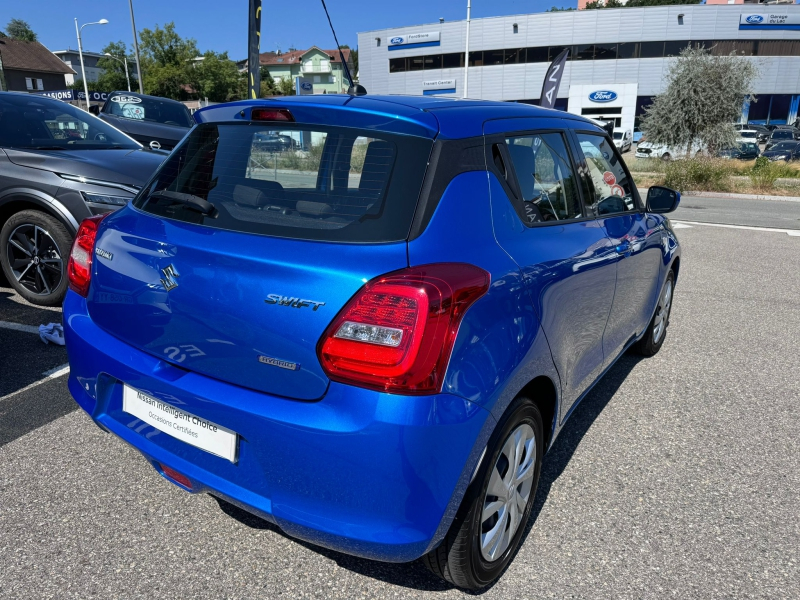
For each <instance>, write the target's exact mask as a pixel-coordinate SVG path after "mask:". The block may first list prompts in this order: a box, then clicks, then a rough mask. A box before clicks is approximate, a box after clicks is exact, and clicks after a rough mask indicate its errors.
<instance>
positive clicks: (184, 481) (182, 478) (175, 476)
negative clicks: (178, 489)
mask: <svg viewBox="0 0 800 600" xmlns="http://www.w3.org/2000/svg"><path fill="white" fill-rule="evenodd" d="M159 464H160V463H159ZM161 470H162V471H164V475H166V476H167V477H169V478H170V479H172V480H173V481H177V482H178V483H180V484H181V485H182V486H183V487H185V488H189V489H192V482H191V481H189V478H188V477H186V475H181V474H180V473H178V472H177V471H176V470H175V469H170V468H169V467H168V466H166V465H161Z"/></svg>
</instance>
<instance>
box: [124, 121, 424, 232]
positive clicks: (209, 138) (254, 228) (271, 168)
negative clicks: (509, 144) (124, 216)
mask: <svg viewBox="0 0 800 600" xmlns="http://www.w3.org/2000/svg"><path fill="white" fill-rule="evenodd" d="M431 146H432V141H431V140H429V139H424V138H417V137H412V136H401V135H393V134H384V133H382V132H381V133H378V132H374V131H362V130H357V129H352V128H343V127H320V126H314V127H313V128H308V127H303V126H300V125H288V124H287V125H283V124H281V125H279V126H277V125H274V124H269V125H267V124H264V125H260V124H259V125H254V124H250V123H241V124H234V123H231V124H218V123H206V124H202V125H199V126H197V127H196V128H195V129H194V130H193V131H192V132H191V133H190V134H189V135H188V136H187V137H186V139H185V140H184V141H183V142H182V143H181V144H180V146H178V148H176V149H175V150H174V151H173V152H172V154H171V155H170V157H169V158H168V159H167V160H166V161H165V162H164V164H163V165H162V166H161V168H160V169H159V171H158V172H157V173H156V175H155V177H154V179H153V180H152V181H151V182H150V184H149V185H148V186H147V187H146V188H145V189H143V190H142V192H141V193H140V194H139V196H138V197H137V198H136V199H135V200H134V203H133V204H134V206H135V207H137V208H139V209H141V210H144V211H146V212H149V213H152V214H155V215H158V216H161V217H166V218H171V219H177V220H181V221H187V222H191V223H196V224H199V225H203V226H206V227H214V228H218V229H226V230H231V231H240V232H245V233H257V234H263V235H274V236H278V237H289V238H301V239H313V240H323V241H326V240H327V241H344V242H390V241H398V240H403V239H406V237H407V236H408V232H409V229H410V227H411V222H412V219H413V217H414V210H415V209H416V205H417V200H418V197H419V192H420V189H421V187H422V180H423V177H424V175H425V170H426V167H427V163H428V157H429V155H430V150H431ZM159 192H160V193H159ZM185 198H189V202H186V201H185V200H184V199H185ZM198 198H199V199H201V200H202V201H205V202H210V203H211V204H212V205H213V209H214V210H213V211H212V212H210V213H209V214H204V213H203V212H202V211H201V210H198V209H197V206H198V204H197V202H196V199H198ZM201 206H203V205H202V204H201ZM205 206H206V207H207V205H205ZM206 212H209V211H208V210H207V208H206Z"/></svg>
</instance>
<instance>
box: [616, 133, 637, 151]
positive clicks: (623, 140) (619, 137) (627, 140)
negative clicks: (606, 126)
mask: <svg viewBox="0 0 800 600" xmlns="http://www.w3.org/2000/svg"><path fill="white" fill-rule="evenodd" d="M614 145H615V146H616V147H617V148H618V149H619V151H620V152H621V153H625V152H627V151H628V150H630V149H631V146H632V145H633V134H632V133H631V130H630V129H626V130H625V131H619V130H615V131H614Z"/></svg>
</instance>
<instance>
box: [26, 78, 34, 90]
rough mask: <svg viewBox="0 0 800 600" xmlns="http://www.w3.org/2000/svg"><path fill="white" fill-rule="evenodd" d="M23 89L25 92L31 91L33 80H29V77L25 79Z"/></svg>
mask: <svg viewBox="0 0 800 600" xmlns="http://www.w3.org/2000/svg"><path fill="white" fill-rule="evenodd" d="M25 89H26V90H32V89H33V79H31V78H30V77H26V78H25Z"/></svg>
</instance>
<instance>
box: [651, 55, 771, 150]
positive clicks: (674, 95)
mask: <svg viewBox="0 0 800 600" xmlns="http://www.w3.org/2000/svg"><path fill="white" fill-rule="evenodd" d="M757 75H758V70H757V69H756V67H755V65H754V64H753V63H752V62H750V61H749V60H747V59H746V58H742V57H739V56H736V55H735V54H733V53H732V54H730V55H727V56H714V55H712V54H711V52H709V51H708V50H706V49H704V48H696V49H693V48H686V49H685V50H683V51H682V52H681V54H680V56H679V57H678V58H677V59H676V60H675V62H674V63H673V64H672V66H671V67H670V70H669V74H668V75H667V88H666V89H665V90H664V92H663V93H661V94H659V95H658V96H656V97H655V99H654V100H653V104H652V105H651V106H650V107H649V108H648V109H647V111H646V112H645V116H644V118H643V119H642V125H641V127H642V130H643V131H646V132H647V141H648V142H654V143H656V144H665V145H667V146H671V147H673V148H686V149H687V153H690V152H691V151H692V150H693V147H694V146H695V145H696V144H700V145H701V146H702V147H703V148H705V149H706V150H708V151H709V152H710V153H716V151H717V150H719V149H721V148H726V147H730V146H732V145H733V144H734V143H735V141H736V131H735V130H734V128H733V123H734V122H735V121H736V120H737V119H738V118H739V115H741V112H742V103H743V101H744V100H745V99H750V101H754V99H755V97H754V95H753V83H754V81H755V78H756V76H757Z"/></svg>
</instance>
